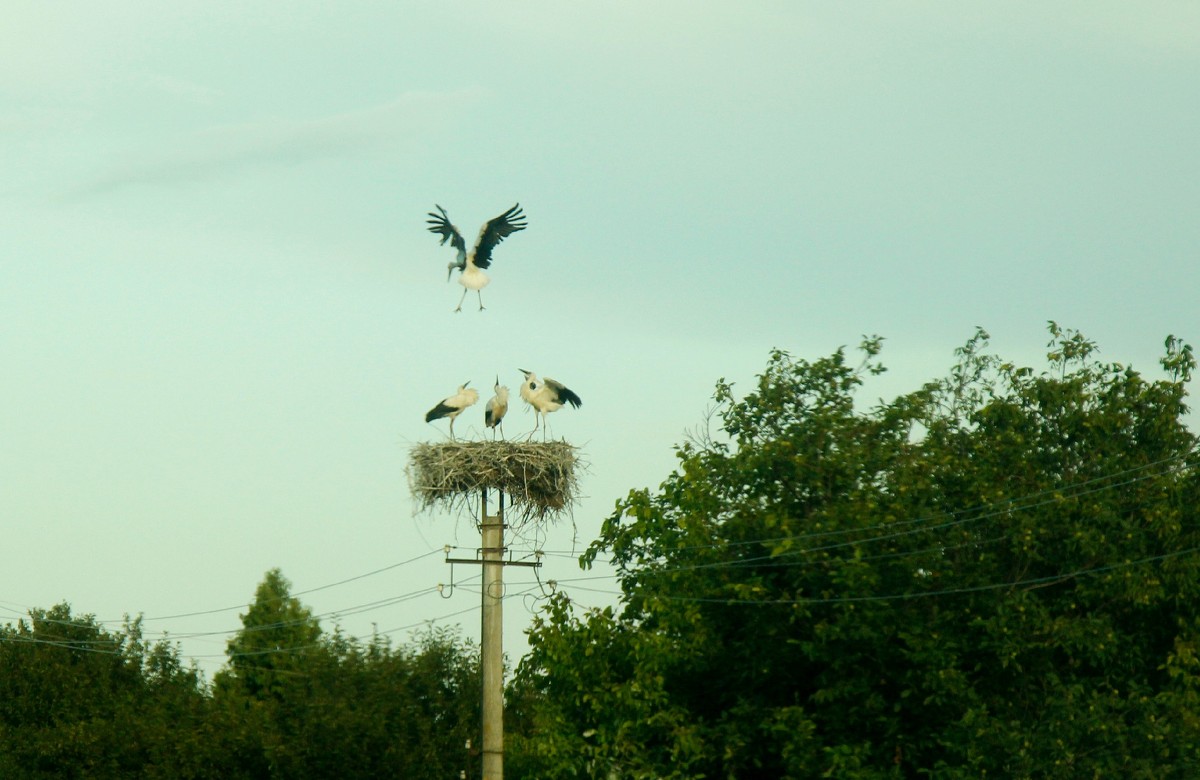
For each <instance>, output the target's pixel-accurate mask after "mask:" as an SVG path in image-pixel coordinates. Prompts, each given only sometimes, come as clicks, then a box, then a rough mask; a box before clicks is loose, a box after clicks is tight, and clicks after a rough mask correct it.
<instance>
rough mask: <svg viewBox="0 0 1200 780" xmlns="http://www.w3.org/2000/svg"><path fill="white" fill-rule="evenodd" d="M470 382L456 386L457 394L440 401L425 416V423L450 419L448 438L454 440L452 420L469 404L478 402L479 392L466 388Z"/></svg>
mask: <svg viewBox="0 0 1200 780" xmlns="http://www.w3.org/2000/svg"><path fill="white" fill-rule="evenodd" d="M469 384H470V382H463V383H462V384H461V385H459V386H458V392H457V393H455V394H454V395H452V396H450V397H448V398H444V399H442V401H441V402H440V403H439V404H438V405H437V406H435V407H433V408H432V409H430V410H429V411H428V412H427V413H426V414H425V422H433V421H434V420H440V419H442V418H443V417H449V418H450V438H451V439H453V438H454V418H455V417H458V416H459V415H460V414H462V413H463V410H464V409H466V408H467V407H468V406H470V405H471V404H473V403H475V402H476V401H478V400H479V391H478V390H474V389H470V388H468V387H467V385H469Z"/></svg>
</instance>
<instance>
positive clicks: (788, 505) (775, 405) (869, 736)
mask: <svg viewBox="0 0 1200 780" xmlns="http://www.w3.org/2000/svg"><path fill="white" fill-rule="evenodd" d="M1050 333H1051V340H1050V343H1049V351H1048V366H1047V368H1046V369H1044V370H1042V371H1040V372H1035V371H1034V370H1033V369H1032V368H1028V367H1019V366H1017V365H1015V364H1013V363H1011V362H1006V361H1003V360H1001V359H1000V358H999V357H997V356H995V355H992V354H989V353H988V352H987V351H986V345H987V334H986V333H984V332H983V331H982V330H981V331H978V332H977V333H976V334H975V336H974V337H973V338H972V339H970V340H969V341H968V342H967V344H966V345H965V346H964V347H962V348H961V349H960V350H959V351H958V353H957V357H958V360H957V363H956V364H955V365H954V366H953V367H952V369H951V371H950V373H949V375H948V376H947V377H946V378H944V379H941V380H937V381H933V382H929V383H928V384H926V385H924V386H923V387H921V388H919V389H917V390H915V391H913V392H911V393H909V394H907V395H904V396H901V397H898V398H896V399H894V400H892V401H890V402H884V401H880V402H879V403H877V404H875V405H873V406H870V407H868V408H864V407H863V405H862V404H860V403H858V399H857V392H858V390H859V388H860V387H861V386H862V385H863V383H864V382H865V381H866V380H867V379H868V378H869V377H870V376H871V375H874V374H878V373H880V372H882V371H883V370H884V369H883V366H882V365H881V364H880V363H879V362H878V355H879V353H880V348H881V339H879V338H878V337H875V338H869V339H866V340H864V343H863V345H862V352H863V355H864V360H863V361H862V362H861V364H859V365H857V366H855V365H852V364H851V363H850V362H849V361H848V360H847V357H846V354H845V350H838V351H837V352H835V353H834V354H833V355H831V356H829V357H826V358H822V359H819V360H816V361H814V362H811V363H810V362H807V361H804V360H799V359H796V358H793V357H792V356H791V355H789V354H787V353H786V352H783V351H774V352H772V353H771V355H770V359H769V361H768V364H767V368H766V370H765V371H764V372H763V374H762V375H761V376H760V377H759V378H758V383H757V386H756V388H755V389H754V390H753V391H752V392H751V393H749V394H747V395H746V396H745V397H744V398H742V399H740V400H739V399H737V398H736V397H735V395H734V390H733V387H732V385H731V384H729V383H727V382H725V381H724V380H722V381H720V382H719V383H718V385H717V390H716V404H717V405H716V407H715V409H714V416H713V419H714V420H715V421H717V422H719V425H720V430H719V431H718V432H717V433H709V432H708V431H707V429H706V430H703V431H701V432H699V433H697V434H696V435H695V436H693V437H692V438H691V440H689V441H687V442H685V443H684V444H683V445H681V446H680V447H679V448H678V451H677V455H678V460H679V467H678V468H677V470H676V471H675V472H674V473H673V474H671V475H670V476H669V477H668V478H667V479H666V481H665V482H663V484H662V485H661V487H660V488H659V490H658V491H657V492H656V493H651V492H650V491H649V490H634V491H631V492H630V494H629V495H628V497H626V498H625V499H624V500H622V501H619V502H618V504H617V506H616V509H615V511H614V513H613V514H612V516H611V517H609V518H608V520H607V521H606V522H605V524H604V526H603V528H602V531H601V534H600V537H599V538H598V539H597V540H596V541H595V542H594V543H593V544H592V545H591V547H590V548H589V549H588V551H587V552H586V553H585V555H584V556H583V558H582V564H583V565H584V566H588V565H590V564H591V563H593V562H594V561H596V560H597V559H598V558H599V557H600V556H607V557H608V558H609V559H610V560H611V562H612V563H613V564H614V565H615V566H616V569H617V577H618V580H619V582H620V586H621V592H622V608H621V610H620V611H619V612H618V611H615V610H611V609H608V610H601V611H590V612H584V613H582V614H578V613H576V612H575V610H574V609H573V608H572V607H571V605H570V600H569V597H568V596H567V595H564V594H559V595H558V596H557V597H555V598H554V599H552V600H551V602H550V604H549V606H548V608H547V609H546V611H545V613H544V614H543V615H542V616H541V617H540V618H539V619H538V620H537V621H535V626H534V629H533V631H532V632H531V635H530V646H531V652H530V654H529V656H528V657H527V658H526V659H525V660H524V661H523V662H522V664H521V666H520V667H519V669H518V675H517V679H516V681H515V683H514V696H516V697H519V698H520V700H521V701H522V702H525V703H526V705H527V707H528V715H527V719H526V720H525V721H524V722H523V726H524V729H525V732H526V736H525V737H519V738H517V739H516V740H515V748H516V750H515V756H514V758H513V763H514V764H516V765H519V766H521V767H523V768H524V771H525V772H526V774H529V775H537V776H541V777H547V778H554V777H590V776H604V773H606V772H607V773H612V775H613V776H621V777H738V778H745V777H771V778H778V777H839V778H884V777H887V778H893V777H920V776H935V777H939V778H978V777H1063V778H1075V777H1091V776H1097V777H1099V776H1109V775H1114V774H1117V773H1121V774H1124V775H1128V776H1132V777H1146V778H1151V777H1154V778H1159V777H1169V776H1180V777H1183V776H1195V775H1196V774H1197V772H1198V771H1200V749H1198V748H1197V745H1200V740H1198V738H1200V720H1198V719H1197V717H1196V716H1195V714H1194V713H1195V712H1196V711H1197V710H1196V705H1197V703H1198V699H1197V693H1198V691H1200V688H1198V685H1200V676H1198V675H1200V666H1198V661H1197V647H1198V644H1197V643H1198V641H1200V578H1198V577H1197V574H1200V554H1198V553H1200V527H1198V525H1197V522H1198V520H1200V517H1198V512H1197V506H1200V502H1198V500H1197V499H1200V480H1198V478H1197V472H1196V467H1197V463H1198V458H1197V455H1196V449H1195V447H1196V438H1195V436H1194V435H1193V434H1192V433H1191V432H1190V431H1188V429H1187V427H1186V426H1185V423H1184V416H1185V414H1186V412H1187V409H1186V406H1185V403H1184V402H1185V396H1186V386H1187V383H1188V381H1189V380H1190V378H1191V372H1192V371H1193V369H1194V368H1195V361H1194V358H1193V355H1192V351H1191V348H1190V347H1189V346H1187V345H1185V344H1183V343H1182V342H1180V341H1178V340H1177V339H1174V338H1168V339H1167V343H1166V347H1167V349H1166V354H1165V356H1164V358H1163V359H1162V365H1163V368H1164V369H1165V372H1166V377H1165V378H1163V379H1158V380H1148V379H1146V378H1144V377H1143V376H1142V375H1141V374H1139V373H1138V372H1136V371H1134V370H1133V369H1131V368H1128V367H1126V366H1123V365H1121V364H1117V363H1101V362H1099V361H1097V360H1096V358H1095V355H1096V346H1095V344H1093V343H1092V342H1091V341H1089V340H1087V339H1086V338H1084V337H1083V336H1082V335H1081V334H1079V333H1077V332H1075V331H1070V330H1065V329H1062V328H1060V327H1059V326H1058V325H1057V324H1055V323H1051V324H1050ZM531 733H537V734H538V737H537V738H531V737H529V736H528V734H531Z"/></svg>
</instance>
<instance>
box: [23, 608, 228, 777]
mask: <svg viewBox="0 0 1200 780" xmlns="http://www.w3.org/2000/svg"><path fill="white" fill-rule="evenodd" d="M204 705H205V701H204V697H203V695H202V693H201V690H200V679H199V675H198V673H197V672H196V671H195V670H194V669H190V668H189V669H184V668H183V667H182V666H181V664H180V662H179V656H178V652H177V650H176V649H175V648H173V647H172V646H170V645H168V644H167V643H166V642H158V643H155V644H152V645H148V644H146V643H145V641H144V640H143V638H142V631H141V624H140V622H139V621H132V622H131V621H126V624H125V625H124V626H123V628H122V629H121V630H120V631H119V632H112V631H109V630H107V629H105V628H104V627H103V626H102V625H100V624H99V623H98V622H97V621H96V619H95V618H94V617H93V616H91V615H84V616H73V615H72V614H71V609H70V607H68V606H67V605H66V604H60V605H58V606H56V607H53V608H51V609H49V610H41V609H38V610H33V611H32V612H31V613H30V616H29V620H21V621H19V622H17V623H16V624H15V625H13V624H9V625H7V626H4V627H3V628H0V777H4V778H13V779H14V780H21V779H23V778H116V777H122V778H123V777H134V776H137V777H150V778H154V777H172V776H174V775H173V774H172V773H171V772H169V771H166V768H167V767H169V766H170V765H171V764H172V763H173V761H174V755H175V753H176V751H177V749H178V741H177V740H178V737H179V735H180V734H186V733H187V732H188V731H189V730H191V729H193V728H195V727H197V725H198V724H199V723H200V722H202V720H203V717H204Z"/></svg>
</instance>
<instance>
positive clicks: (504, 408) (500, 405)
mask: <svg viewBox="0 0 1200 780" xmlns="http://www.w3.org/2000/svg"><path fill="white" fill-rule="evenodd" d="M495 390H496V394H495V395H493V396H492V397H491V400H489V401H488V402H487V406H486V407H485V408H484V410H483V424H484V425H486V426H487V427H488V428H491V429H492V438H493V439H494V438H495V437H496V429H497V428H499V429H500V435H501V436H503V435H504V428H503V427H501V425H500V423H501V422H502V421H503V420H504V415H505V414H506V413H507V412H508V388H507V387H502V386H501V385H500V377H496V387H495Z"/></svg>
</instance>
